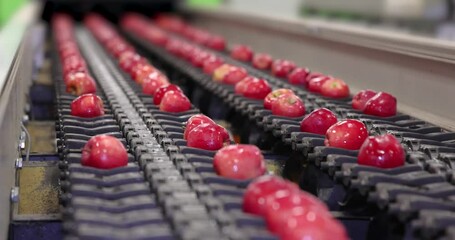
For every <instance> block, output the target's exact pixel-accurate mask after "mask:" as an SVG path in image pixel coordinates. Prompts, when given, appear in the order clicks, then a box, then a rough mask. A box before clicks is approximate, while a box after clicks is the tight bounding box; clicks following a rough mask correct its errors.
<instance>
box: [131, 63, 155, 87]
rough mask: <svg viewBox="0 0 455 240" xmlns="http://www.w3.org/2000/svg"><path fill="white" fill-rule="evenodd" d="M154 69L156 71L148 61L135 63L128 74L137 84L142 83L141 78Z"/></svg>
mask: <svg viewBox="0 0 455 240" xmlns="http://www.w3.org/2000/svg"><path fill="white" fill-rule="evenodd" d="M155 71H157V69H156V68H155V67H153V66H152V65H150V64H148V63H137V64H135V65H134V66H133V68H132V69H131V74H130V75H131V78H132V79H133V80H134V81H136V82H137V83H138V84H142V81H143V78H145V77H147V76H148V75H149V74H150V73H152V72H155Z"/></svg>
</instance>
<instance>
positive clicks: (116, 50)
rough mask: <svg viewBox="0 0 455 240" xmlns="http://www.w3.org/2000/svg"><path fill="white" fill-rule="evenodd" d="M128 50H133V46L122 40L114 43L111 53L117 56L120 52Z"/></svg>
mask: <svg viewBox="0 0 455 240" xmlns="http://www.w3.org/2000/svg"><path fill="white" fill-rule="evenodd" d="M130 51H134V47H133V46H131V45H130V44H128V43H126V42H123V40H122V41H120V42H119V43H118V44H116V45H115V46H114V47H113V49H112V53H113V55H114V56H115V57H119V56H120V55H121V54H122V53H124V52H130Z"/></svg>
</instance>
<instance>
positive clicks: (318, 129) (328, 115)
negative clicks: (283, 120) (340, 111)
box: [300, 108, 338, 135]
mask: <svg viewBox="0 0 455 240" xmlns="http://www.w3.org/2000/svg"><path fill="white" fill-rule="evenodd" d="M337 122H338V119H337V117H336V115H335V114H334V113H333V112H332V111H330V110H329V109H327V108H319V109H315V110H314V111H313V112H311V113H310V114H308V115H307V116H306V117H305V118H304V119H303V120H302V122H300V131H302V132H309V133H315V134H320V135H324V134H325V133H326V132H327V130H328V129H329V128H330V127H331V126H332V125H333V124H335V123H337Z"/></svg>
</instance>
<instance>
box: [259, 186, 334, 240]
mask: <svg viewBox="0 0 455 240" xmlns="http://www.w3.org/2000/svg"><path fill="white" fill-rule="evenodd" d="M309 208H313V209H320V211H321V212H324V211H325V212H326V213H327V214H328V211H329V209H328V208H327V206H326V205H325V204H324V203H323V202H321V201H320V200H319V199H318V198H316V197H314V196H313V195H311V194H309V193H306V192H304V191H300V190H298V189H283V190H279V191H276V192H275V193H273V194H271V195H270V196H269V197H267V199H266V208H265V209H266V210H265V214H264V217H265V219H266V221H267V227H268V229H269V230H270V231H271V232H274V233H278V232H280V230H281V229H280V228H279V227H280V225H282V224H283V223H285V221H286V220H285V219H282V218H281V216H290V215H292V212H293V211H304V210H305V209H309ZM279 215H280V217H277V216H279Z"/></svg>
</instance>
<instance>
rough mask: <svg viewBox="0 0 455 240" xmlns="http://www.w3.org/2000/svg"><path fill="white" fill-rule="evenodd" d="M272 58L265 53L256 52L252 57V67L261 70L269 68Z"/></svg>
mask: <svg viewBox="0 0 455 240" xmlns="http://www.w3.org/2000/svg"><path fill="white" fill-rule="evenodd" d="M272 62H273V59H272V56H270V55H269V54H267V53H256V54H255V55H254V58H253V67H255V68H257V69H261V70H267V69H270V66H271V65H272Z"/></svg>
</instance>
